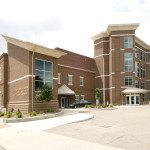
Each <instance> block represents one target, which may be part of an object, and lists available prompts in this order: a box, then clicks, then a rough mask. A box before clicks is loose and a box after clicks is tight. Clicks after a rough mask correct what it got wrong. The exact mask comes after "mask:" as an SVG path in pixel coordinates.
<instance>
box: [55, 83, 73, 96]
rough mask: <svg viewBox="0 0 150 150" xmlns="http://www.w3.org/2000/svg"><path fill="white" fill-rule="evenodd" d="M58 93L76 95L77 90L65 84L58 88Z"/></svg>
mask: <svg viewBox="0 0 150 150" xmlns="http://www.w3.org/2000/svg"><path fill="white" fill-rule="evenodd" d="M58 95H75V92H74V91H72V90H71V89H70V88H69V87H67V86H66V85H65V84H64V85H62V86H61V87H59V88H58Z"/></svg>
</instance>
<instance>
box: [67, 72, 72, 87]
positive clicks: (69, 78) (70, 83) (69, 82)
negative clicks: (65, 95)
mask: <svg viewBox="0 0 150 150" xmlns="http://www.w3.org/2000/svg"><path fill="white" fill-rule="evenodd" d="M68 85H72V75H70V74H68Z"/></svg>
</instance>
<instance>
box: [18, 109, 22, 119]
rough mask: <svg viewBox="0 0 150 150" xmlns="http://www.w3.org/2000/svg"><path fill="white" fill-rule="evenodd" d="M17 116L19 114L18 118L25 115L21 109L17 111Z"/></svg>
mask: <svg viewBox="0 0 150 150" xmlns="http://www.w3.org/2000/svg"><path fill="white" fill-rule="evenodd" d="M16 116H17V118H22V117H23V114H22V112H21V111H20V110H19V109H18V110H17V112H16Z"/></svg>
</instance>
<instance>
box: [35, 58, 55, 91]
mask: <svg viewBox="0 0 150 150" xmlns="http://www.w3.org/2000/svg"><path fill="white" fill-rule="evenodd" d="M52 76H53V75H52V63H51V62H48V61H44V60H38V59H36V60H35V91H41V89H42V86H43V85H44V84H47V85H48V86H49V87H52V82H53V81H52Z"/></svg>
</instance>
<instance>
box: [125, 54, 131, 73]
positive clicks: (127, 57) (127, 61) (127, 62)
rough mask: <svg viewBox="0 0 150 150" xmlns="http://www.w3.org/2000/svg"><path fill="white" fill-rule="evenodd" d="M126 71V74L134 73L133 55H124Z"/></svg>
mask: <svg viewBox="0 0 150 150" xmlns="http://www.w3.org/2000/svg"><path fill="white" fill-rule="evenodd" d="M124 70H125V72H129V71H133V54H132V53H125V54H124Z"/></svg>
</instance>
